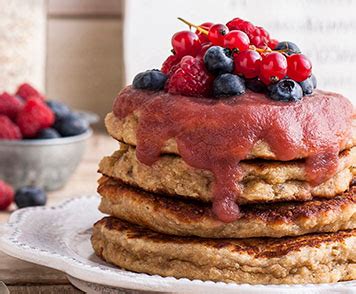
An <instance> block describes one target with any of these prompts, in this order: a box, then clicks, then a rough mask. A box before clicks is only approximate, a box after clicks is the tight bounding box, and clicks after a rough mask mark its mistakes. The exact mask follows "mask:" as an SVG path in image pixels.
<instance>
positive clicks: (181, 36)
mask: <svg viewBox="0 0 356 294" xmlns="http://www.w3.org/2000/svg"><path fill="white" fill-rule="evenodd" d="M172 47H173V50H174V52H175V54H177V55H178V56H185V55H191V56H196V55H197V53H198V52H199V51H200V49H201V44H200V41H199V37H198V36H197V34H195V33H193V32H191V31H181V32H178V33H175V34H174V35H173V37H172Z"/></svg>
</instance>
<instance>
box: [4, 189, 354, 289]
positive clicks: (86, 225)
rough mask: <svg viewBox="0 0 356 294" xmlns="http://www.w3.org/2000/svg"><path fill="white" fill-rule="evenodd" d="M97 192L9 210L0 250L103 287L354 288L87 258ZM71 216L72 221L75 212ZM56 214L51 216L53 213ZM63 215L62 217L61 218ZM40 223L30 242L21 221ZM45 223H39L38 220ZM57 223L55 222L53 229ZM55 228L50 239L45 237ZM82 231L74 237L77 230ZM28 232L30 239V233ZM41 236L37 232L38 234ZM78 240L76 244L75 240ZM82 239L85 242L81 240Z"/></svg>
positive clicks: (345, 284) (96, 214)
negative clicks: (129, 267)
mask: <svg viewBox="0 0 356 294" xmlns="http://www.w3.org/2000/svg"><path fill="white" fill-rule="evenodd" d="M98 204H99V198H98V196H97V195H95V194H94V195H87V196H83V197H79V198H73V199H70V200H66V201H64V202H63V203H61V204H58V205H56V206H52V207H34V208H26V209H21V210H18V211H16V212H14V213H13V214H12V215H11V216H10V219H9V221H8V223H7V224H4V225H2V226H0V250H2V251H4V253H6V254H8V255H11V256H13V257H16V258H19V259H22V260H25V261H29V262H32V263H36V264H39V265H43V266H47V267H50V268H53V269H57V270H60V271H63V272H64V273H66V274H67V275H69V276H72V277H74V278H75V279H77V280H81V281H83V282H87V283H94V284H96V285H103V287H105V286H107V287H114V288H115V287H117V288H127V289H134V290H144V291H158V292H175V293H179V292H180V293H186V292H192V293H193V292H194V293H216V292H220V291H224V293H236V292H239V293H258V292H261V291H264V293H266V294H268V293H276V292H278V293H293V292H299V291H311V290H312V291H313V293H326V291H336V290H337V291H338V293H342V292H343V291H345V293H346V292H347V293H350V292H349V291H350V290H355V289H356V281H349V282H339V283H334V284H319V285H314V284H305V285H248V284H234V283H223V282H213V281H200V280H189V279H176V278H174V277H161V276H157V275H153V276H151V275H148V274H141V273H134V272H130V271H125V270H122V269H119V268H115V267H113V266H111V265H109V264H106V263H104V262H102V261H99V259H97V260H95V259H94V260H93V259H92V258H89V257H88V256H93V250H92V249H91V247H90V246H89V245H88V243H89V238H90V229H91V225H92V224H93V223H94V222H95V221H96V220H98V219H99V218H100V217H101V214H100V213H99V212H98V211H97V206H98ZM78 215H80V216H81V217H76V218H75V220H76V222H72V221H71V220H74V217H75V216H78ZM55 216H56V217H55ZM65 219H68V220H69V221H68V223H65V222H63V220H65ZM29 222H32V223H34V224H36V223H41V224H42V227H41V229H42V230H43V231H41V232H40V234H41V236H46V235H48V236H49V238H47V239H46V238H44V240H45V241H46V242H47V243H43V242H42V243H40V242H39V243H38V244H35V243H36V242H34V240H35V239H36V240H37V239H38V236H36V232H35V230H31V228H29V227H26V225H27V226H28V223H29ZM44 222H45V223H46V225H45V226H43V223H44ZM58 228H61V229H60V230H58ZM54 231H56V232H57V231H58V235H57V236H56V239H57V240H58V239H60V240H63V242H60V244H59V242H56V240H53V238H51V235H53V232H54ZM78 235H79V236H82V238H83V239H82V240H81V241H80V240H79V241H78V240H77V238H76V237H77V236H78ZM31 237H32V239H31ZM41 239H42V238H41ZM37 242H38V240H37ZM78 242H79V243H80V242H82V243H81V244H79V243H78ZM84 243H85V244H84ZM83 244H84V245H86V246H84V247H85V248H84V249H80V250H79V249H78V250H79V251H80V252H79V251H78V252H79V253H78V252H75V250H74V249H73V248H77V247H78V246H79V245H83Z"/></svg>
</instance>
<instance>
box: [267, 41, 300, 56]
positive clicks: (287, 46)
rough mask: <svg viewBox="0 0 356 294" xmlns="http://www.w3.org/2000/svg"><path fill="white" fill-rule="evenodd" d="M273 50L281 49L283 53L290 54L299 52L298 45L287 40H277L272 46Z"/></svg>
mask: <svg viewBox="0 0 356 294" xmlns="http://www.w3.org/2000/svg"><path fill="white" fill-rule="evenodd" d="M273 50H281V51H283V53H285V54H287V55H292V54H296V53H300V52H301V51H300V49H299V47H298V46H297V45H296V44H294V43H292V42H287V41H283V42H279V43H278V44H277V45H276V46H275V47H274V48H273Z"/></svg>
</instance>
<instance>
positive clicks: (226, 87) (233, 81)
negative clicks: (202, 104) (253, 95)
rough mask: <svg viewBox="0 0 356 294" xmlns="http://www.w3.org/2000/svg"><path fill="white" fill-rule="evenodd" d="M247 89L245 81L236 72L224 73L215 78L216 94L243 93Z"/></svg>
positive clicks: (216, 95)
mask: <svg viewBox="0 0 356 294" xmlns="http://www.w3.org/2000/svg"><path fill="white" fill-rule="evenodd" d="M245 91H246V87H245V81H244V80H243V79H242V78H240V77H239V76H237V75H234V74H228V73H227V74H222V75H220V76H218V77H217V78H216V79H215V80H214V96H215V97H222V96H233V95H238V96H240V95H242V94H244V93H245Z"/></svg>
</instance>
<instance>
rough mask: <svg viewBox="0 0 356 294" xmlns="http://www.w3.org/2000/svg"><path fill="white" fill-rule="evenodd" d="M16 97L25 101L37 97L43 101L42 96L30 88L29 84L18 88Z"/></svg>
mask: <svg viewBox="0 0 356 294" xmlns="http://www.w3.org/2000/svg"><path fill="white" fill-rule="evenodd" d="M16 96H20V97H21V98H23V99H25V100H27V99H28V98H30V97H32V96H36V97H39V98H41V99H45V97H44V95H42V94H41V93H40V92H38V91H37V90H36V89H35V88H34V87H32V86H31V85H30V84H27V83H24V84H22V85H20V86H19V88H18V89H17V92H16Z"/></svg>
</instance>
